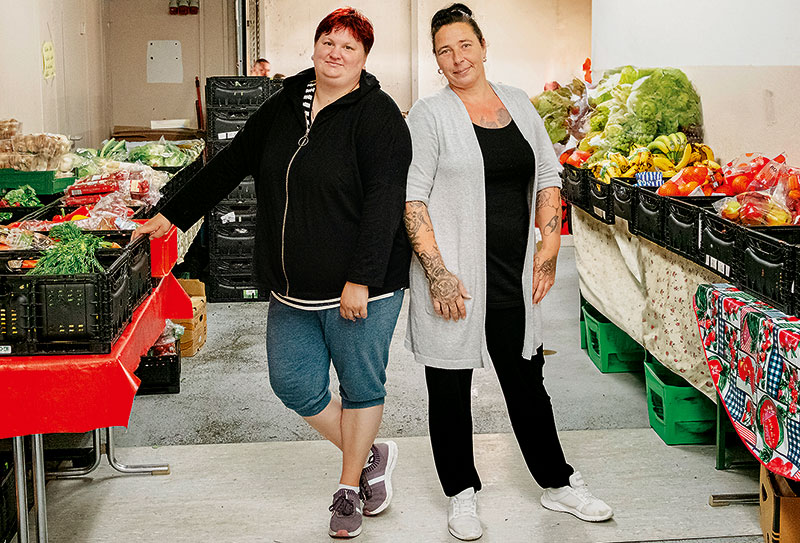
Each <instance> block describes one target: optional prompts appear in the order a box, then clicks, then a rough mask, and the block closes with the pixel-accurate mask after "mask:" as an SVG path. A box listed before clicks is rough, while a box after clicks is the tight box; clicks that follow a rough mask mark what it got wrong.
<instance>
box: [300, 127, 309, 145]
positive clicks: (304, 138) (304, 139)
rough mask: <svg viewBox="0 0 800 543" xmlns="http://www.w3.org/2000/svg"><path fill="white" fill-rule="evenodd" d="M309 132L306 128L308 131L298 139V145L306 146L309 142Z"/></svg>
mask: <svg viewBox="0 0 800 543" xmlns="http://www.w3.org/2000/svg"><path fill="white" fill-rule="evenodd" d="M308 132H309V131H308V130H306V133H305V134H303V136H302V137H301V138H300V139H299V140H298V141H297V145H299V146H300V147H305V146H306V145H307V144H308Z"/></svg>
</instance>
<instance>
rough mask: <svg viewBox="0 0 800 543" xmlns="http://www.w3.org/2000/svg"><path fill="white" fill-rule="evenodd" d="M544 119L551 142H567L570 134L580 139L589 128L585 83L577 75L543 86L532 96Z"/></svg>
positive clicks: (533, 102) (532, 100)
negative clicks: (548, 87) (550, 86)
mask: <svg viewBox="0 0 800 543" xmlns="http://www.w3.org/2000/svg"><path fill="white" fill-rule="evenodd" d="M531 103H532V104H533V107H535V108H536V111H537V112H538V113H539V116H540V117H541V118H542V121H544V126H545V129H546V130H547V134H548V135H549V136H550V142H551V143H562V144H564V143H566V142H567V141H568V140H569V138H570V136H573V137H575V139H576V140H580V139H582V138H583V137H584V136H585V135H586V131H587V129H588V126H587V119H588V116H589V113H590V107H589V96H588V93H587V89H586V85H585V84H584V82H583V81H581V80H580V79H577V78H576V79H573V80H572V83H570V84H569V85H566V86H564V87H559V88H557V89H554V90H546V91H544V92H543V93H541V94H539V95H537V96H534V97H533V98H532V99H531Z"/></svg>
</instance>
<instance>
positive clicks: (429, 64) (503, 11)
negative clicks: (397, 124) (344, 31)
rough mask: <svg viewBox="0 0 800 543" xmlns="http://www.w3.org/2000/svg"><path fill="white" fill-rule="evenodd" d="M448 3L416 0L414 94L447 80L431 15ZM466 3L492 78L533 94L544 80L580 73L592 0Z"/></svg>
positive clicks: (588, 53) (587, 53) (586, 53)
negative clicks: (441, 70) (438, 56)
mask: <svg viewBox="0 0 800 543" xmlns="http://www.w3.org/2000/svg"><path fill="white" fill-rule="evenodd" d="M450 3H451V2H444V1H442V0H418V4H419V6H418V16H417V24H418V28H419V32H418V35H417V47H418V49H419V74H418V77H419V87H418V93H419V94H418V96H426V95H428V94H431V93H433V92H435V91H436V90H438V89H440V88H441V87H443V86H444V85H445V84H446V80H445V79H444V78H443V77H442V76H440V75H439V74H438V73H437V71H436V70H437V68H438V67H437V66H436V60H435V59H434V57H433V53H432V48H431V38H430V21H431V17H432V16H433V14H434V13H436V11H438V10H439V9H441V8H443V7H445V6H447V5H449V4H450ZM466 4H467V5H468V6H469V7H470V9H472V12H473V14H474V16H475V20H476V21H477V22H478V25H479V26H480V27H481V30H482V31H483V34H484V37H485V38H486V42H487V59H488V60H487V61H486V74H487V76H488V78H489V79H490V80H492V81H496V82H500V83H506V84H509V85H514V86H516V87H520V88H522V89H524V90H525V91H527V93H528V94H529V95H531V96H533V95H535V94H538V93H540V92H542V89H543V86H544V84H545V83H547V82H548V81H553V80H557V81H560V82H562V83H569V82H570V81H571V80H572V78H573V77H574V76H579V77H582V76H583V73H582V72H581V66H582V65H583V61H584V60H585V59H586V57H589V56H591V32H592V27H591V2H590V0H536V1H530V0H528V1H525V0H471V1H468V2H466ZM416 97H417V96H415V98H416Z"/></svg>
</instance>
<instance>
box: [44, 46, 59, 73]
mask: <svg viewBox="0 0 800 543" xmlns="http://www.w3.org/2000/svg"><path fill="white" fill-rule="evenodd" d="M42 75H43V76H44V78H45V79H53V78H54V77H55V76H56V48H55V46H54V45H53V42H51V41H46V42H44V43H42Z"/></svg>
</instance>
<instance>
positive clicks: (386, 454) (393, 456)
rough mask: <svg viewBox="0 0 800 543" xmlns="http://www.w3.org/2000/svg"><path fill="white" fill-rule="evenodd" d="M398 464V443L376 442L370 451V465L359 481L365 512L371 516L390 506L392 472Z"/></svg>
mask: <svg viewBox="0 0 800 543" xmlns="http://www.w3.org/2000/svg"><path fill="white" fill-rule="evenodd" d="M396 464H397V443H395V442H394V441H387V442H385V443H375V444H374V445H372V448H371V449H370V451H369V459H368V465H367V467H365V468H364V469H363V471H362V472H361V481H360V482H359V485H358V486H359V487H360V492H359V494H360V495H361V499H362V500H364V514H365V515H367V516H370V517H373V516H375V515H377V514H378V513H380V512H382V511H384V510H385V509H386V508H387V507H389V503H390V502H391V501H392V472H393V471H394V467H395V465H396Z"/></svg>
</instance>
